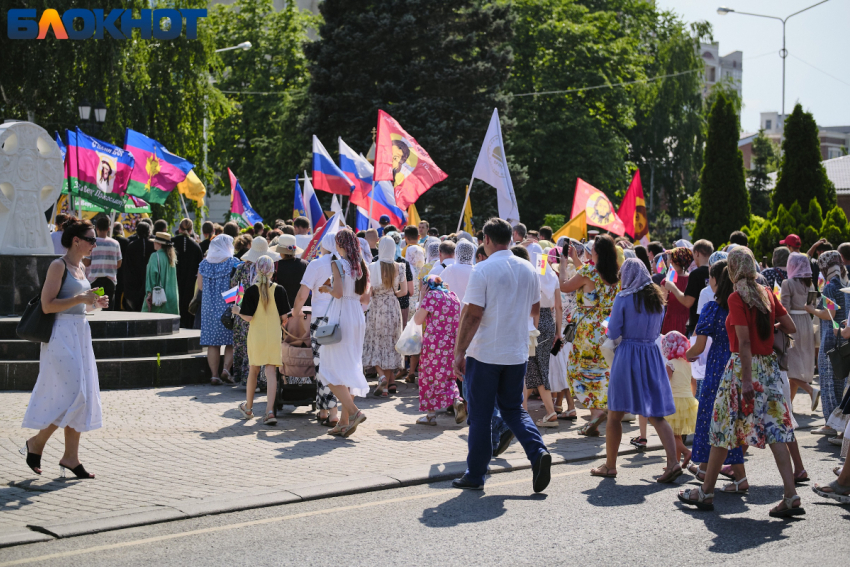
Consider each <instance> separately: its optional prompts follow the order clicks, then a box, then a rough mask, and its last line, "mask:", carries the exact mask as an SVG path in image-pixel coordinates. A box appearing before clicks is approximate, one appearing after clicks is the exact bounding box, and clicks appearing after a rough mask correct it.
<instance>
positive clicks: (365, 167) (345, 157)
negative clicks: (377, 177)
mask: <svg viewBox="0 0 850 567" xmlns="http://www.w3.org/2000/svg"><path fill="white" fill-rule="evenodd" d="M339 168H340V169H341V170H342V172H343V173H344V174H345V175H346V176H347V177H348V179H349V180H351V183H352V184H353V185H354V192H353V193H352V194H351V201H352V202H353V203H355V204H357V203H362V202H363V201H366V200H367V197H368V195H369V192H370V191H371V190H372V171H373V168H372V165H371V164H370V163H369V162H368V161H367V160H366V159H365V158H362V157H360V156H359V155H357V152H355V151H354V150H352V149H351V148H350V147H348V144H346V143H345V142H343V141H342V138H339Z"/></svg>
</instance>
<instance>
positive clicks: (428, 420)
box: [416, 414, 437, 425]
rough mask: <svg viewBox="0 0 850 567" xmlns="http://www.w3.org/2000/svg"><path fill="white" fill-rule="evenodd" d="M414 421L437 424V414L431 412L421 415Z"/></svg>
mask: <svg viewBox="0 0 850 567" xmlns="http://www.w3.org/2000/svg"><path fill="white" fill-rule="evenodd" d="M416 423H418V424H419V425H437V416H436V415H431V414H428V415H423V416H422V417H420V418H419V419H417V420H416Z"/></svg>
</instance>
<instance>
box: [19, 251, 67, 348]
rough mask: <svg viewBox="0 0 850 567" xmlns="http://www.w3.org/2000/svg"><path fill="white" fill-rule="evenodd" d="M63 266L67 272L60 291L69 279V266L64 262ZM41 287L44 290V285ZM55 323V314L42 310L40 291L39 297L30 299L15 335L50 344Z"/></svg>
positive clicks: (63, 277)
mask: <svg viewBox="0 0 850 567" xmlns="http://www.w3.org/2000/svg"><path fill="white" fill-rule="evenodd" d="M62 265H63V266H65V272H64V273H63V274H62V283H61V284H60V286H59V287H60V289H61V287H62V285H65V278H67V277H68V266H67V264H65V262H64V261H63V262H62ZM41 287H42V288H44V286H43V285H42V286H41ZM55 321H56V314H55V313H45V312H44V311H43V310H42V309H41V291H39V292H38V295H36V296H35V297H33V298H32V299H30V301H29V303H27V307H26V309H24V314H23V315H21V320H20V321H18V327H17V328H16V329H15V333H16V334H17V335H18V338H19V339H23V340H25V341H30V342H33V343H49V342H50V335H52V334H53V323H54V322H55Z"/></svg>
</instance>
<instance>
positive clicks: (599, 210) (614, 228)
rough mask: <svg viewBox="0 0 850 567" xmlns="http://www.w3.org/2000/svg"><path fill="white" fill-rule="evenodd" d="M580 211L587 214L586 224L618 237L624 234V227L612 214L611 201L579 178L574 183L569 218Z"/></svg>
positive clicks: (615, 215)
mask: <svg viewBox="0 0 850 567" xmlns="http://www.w3.org/2000/svg"><path fill="white" fill-rule="evenodd" d="M582 211H585V212H586V213H587V224H590V225H593V226H598V227H599V228H604V229H605V230H607V231H609V232H613V233H614V234H618V235H620V236H623V235H624V234H625V233H626V227H625V225H624V224H623V221H622V220H621V219H620V217H619V216H618V215H617V213H615V212H614V205H612V204H611V200H610V199H608V197H606V196H605V193H603V192H602V191H600V190H599V189H597V188H596V187H594V186H593V185H591V184H590V183H587V182H586V181H584V180H583V179H581V178H579V179H578V180H577V181H576V193H575V196H574V197H573V212H572V214H571V215H570V218H576V216H578V215H579V214H580V213H581V212H582Z"/></svg>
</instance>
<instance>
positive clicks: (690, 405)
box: [666, 358, 699, 435]
mask: <svg viewBox="0 0 850 567" xmlns="http://www.w3.org/2000/svg"><path fill="white" fill-rule="evenodd" d="M667 366H669V367H670V368H672V369H673V378H672V379H671V380H670V386H671V387H672V389H673V403H675V404H676V413H674V414H673V415H668V416H667V418H666V419H667V421H668V422H669V423H670V426H671V427H672V428H673V433H674V434H675V435H689V434H691V433H694V432H695V431H696V425H697V410H698V409H699V402H698V401H697V399H696V398H695V397H694V395H693V393H692V392H691V364H690V363H689V362H688V361H687V360H683V359H681V358H675V359H673V360H668V361H667Z"/></svg>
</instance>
